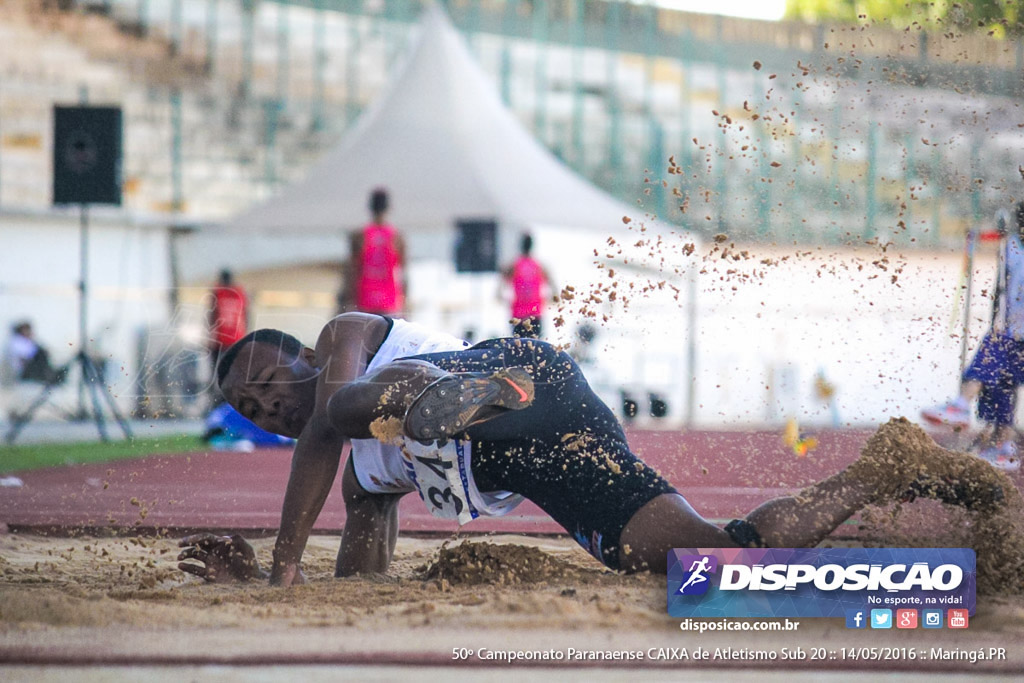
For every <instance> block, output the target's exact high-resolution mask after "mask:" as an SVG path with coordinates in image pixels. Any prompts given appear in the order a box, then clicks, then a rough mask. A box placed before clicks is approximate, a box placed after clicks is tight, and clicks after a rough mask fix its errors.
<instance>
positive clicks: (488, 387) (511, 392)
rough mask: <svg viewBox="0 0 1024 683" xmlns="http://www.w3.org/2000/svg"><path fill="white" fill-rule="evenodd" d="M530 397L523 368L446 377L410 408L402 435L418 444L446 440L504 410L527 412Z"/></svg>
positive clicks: (529, 380)
mask: <svg viewBox="0 0 1024 683" xmlns="http://www.w3.org/2000/svg"><path fill="white" fill-rule="evenodd" d="M533 397H534V391H533V378H532V377H530V374H529V373H528V372H526V370H523V369H522V368H506V369H502V370H498V371H497V372H491V373H482V372H460V373H455V374H452V375H446V376H445V377H442V378H441V379H439V380H437V381H435V382H434V383H432V384H431V385H429V386H428V387H427V388H426V389H424V390H423V391H422V392H420V395H419V396H417V397H416V399H415V400H414V401H413V402H412V405H410V406H409V409H408V410H407V411H406V413H405V433H406V434H407V435H408V436H410V437H411V438H413V439H415V440H417V441H420V442H428V443H429V442H433V441H437V440H439V439H447V438H450V437H452V436H453V435H455V434H458V433H460V432H463V431H465V430H466V429H468V428H469V427H471V426H473V425H475V424H480V423H481V422H484V421H486V420H490V419H492V418H495V417H497V416H499V415H501V414H502V413H504V412H505V411H507V410H522V409H524V408H528V407H529V406H530V405H532V404H533ZM488 408H495V409H497V410H493V411H491V410H487V409H488Z"/></svg>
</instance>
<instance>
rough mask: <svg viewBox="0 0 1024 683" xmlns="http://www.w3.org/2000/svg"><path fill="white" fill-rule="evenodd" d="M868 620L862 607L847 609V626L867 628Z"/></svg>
mask: <svg viewBox="0 0 1024 683" xmlns="http://www.w3.org/2000/svg"><path fill="white" fill-rule="evenodd" d="M867 627H868V620H867V617H866V616H865V613H864V610H862V609H848V610H846V628H867Z"/></svg>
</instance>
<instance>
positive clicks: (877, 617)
mask: <svg viewBox="0 0 1024 683" xmlns="http://www.w3.org/2000/svg"><path fill="white" fill-rule="evenodd" d="M871 628H892V610H891V609H873V610H871Z"/></svg>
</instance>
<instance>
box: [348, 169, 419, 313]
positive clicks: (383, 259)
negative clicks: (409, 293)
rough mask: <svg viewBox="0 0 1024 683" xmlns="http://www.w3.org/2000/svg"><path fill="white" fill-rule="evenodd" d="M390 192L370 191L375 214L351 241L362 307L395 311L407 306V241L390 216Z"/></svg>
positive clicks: (354, 285)
mask: <svg viewBox="0 0 1024 683" xmlns="http://www.w3.org/2000/svg"><path fill="white" fill-rule="evenodd" d="M389 203H390V202H389V199H388V193H387V191H386V190H384V189H381V188H378V189H376V190H374V191H373V192H372V193H371V195H370V213H371V214H372V216H373V218H372V219H371V221H370V223H369V224H368V225H367V226H366V227H364V228H363V230H362V232H361V233H359V234H358V235H356V236H355V239H354V240H353V243H352V268H351V273H350V278H351V283H352V285H351V286H352V288H353V289H354V295H355V306H356V309H357V310H359V311H364V312H367V313H379V314H389V315H393V314H395V313H398V312H399V311H401V310H403V308H404V307H405V294H406V282H405V243H404V241H403V240H402V235H401V234H400V233H399V232H398V230H396V229H395V227H394V226H392V225H391V224H390V223H389V222H388V220H387V212H388V205H389Z"/></svg>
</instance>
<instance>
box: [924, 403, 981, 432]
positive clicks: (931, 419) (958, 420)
mask: <svg viewBox="0 0 1024 683" xmlns="http://www.w3.org/2000/svg"><path fill="white" fill-rule="evenodd" d="M921 417H923V418H924V419H925V421H926V422H928V423H929V424H933V425H936V426H943V425H944V426H947V427H952V428H953V429H965V428H967V427H969V426H970V425H971V411H970V410H968V409H967V408H966V407H964V406H963V405H962V404H961V403H959V402H958V401H956V400H955V399H954V400H952V401H950V402H949V403H944V404H943V405H940V406H935V407H934V408H925V409H924V410H922V411H921Z"/></svg>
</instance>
